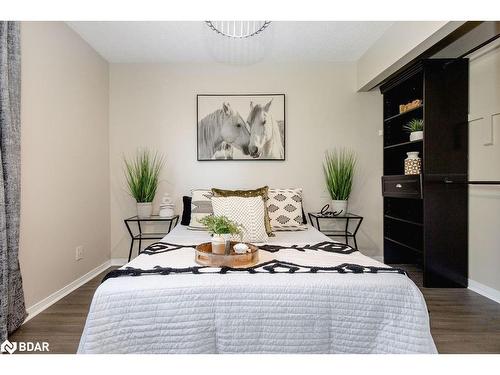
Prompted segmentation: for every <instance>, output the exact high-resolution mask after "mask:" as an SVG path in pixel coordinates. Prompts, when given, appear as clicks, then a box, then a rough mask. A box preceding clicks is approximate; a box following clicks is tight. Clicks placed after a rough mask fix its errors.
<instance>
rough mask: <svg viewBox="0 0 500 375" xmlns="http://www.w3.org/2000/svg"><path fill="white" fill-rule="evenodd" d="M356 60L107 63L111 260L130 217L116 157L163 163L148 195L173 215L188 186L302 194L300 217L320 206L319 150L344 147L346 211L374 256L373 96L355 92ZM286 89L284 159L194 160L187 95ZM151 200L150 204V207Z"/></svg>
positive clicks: (377, 217) (377, 172)
mask: <svg viewBox="0 0 500 375" xmlns="http://www.w3.org/2000/svg"><path fill="white" fill-rule="evenodd" d="M356 82H357V81H356V66H355V64H326V63H325V64H284V65H279V64H273V65H272V66H271V65H265V64H260V65H253V66H244V67H241V66H228V65H220V64H200V65H197V64H158V65H153V64H111V65H110V108H109V110H110V124H109V126H110V169H111V249H112V258H121V257H125V256H126V255H127V254H128V247H129V243H130V242H129V241H130V239H129V237H128V234H127V233H126V231H125V228H124V224H123V219H124V218H125V217H127V216H131V215H133V214H134V212H135V205H134V201H133V200H132V199H131V198H130V197H129V196H128V195H127V193H126V191H125V185H124V178H123V169H122V168H123V163H122V160H123V159H122V157H123V155H124V154H125V155H128V156H130V155H133V153H134V152H135V150H136V149H137V148H138V147H141V146H146V147H149V148H151V149H153V150H158V151H161V152H163V153H164V154H165V156H166V158H167V163H166V167H165V171H164V174H163V179H164V181H163V182H162V184H161V186H160V189H159V191H158V194H157V198H159V197H161V195H162V194H163V192H165V191H168V192H169V193H170V194H172V196H173V197H174V199H175V203H176V209H177V211H180V210H181V197H182V195H186V194H189V191H190V189H191V188H202V187H205V188H210V187H213V186H218V187H225V188H251V187H258V186H262V185H265V184H268V185H269V186H271V187H295V186H300V187H303V188H304V199H305V208H306V211H316V210H319V209H320V208H321V206H322V205H323V204H324V203H326V202H327V201H328V198H327V193H326V189H325V188H324V183H323V175H322V167H321V165H322V164H321V163H322V159H323V155H324V151H325V150H326V149H328V148H333V147H336V146H347V147H351V148H353V149H354V150H356V152H357V153H358V155H359V170H358V174H357V178H356V181H355V188H354V192H353V194H352V199H351V210H352V211H353V212H358V213H359V214H361V215H364V216H365V221H364V222H363V225H362V227H361V233H360V235H359V240H360V247H361V249H362V250H363V251H364V252H365V253H367V254H370V255H379V256H380V255H381V254H382V198H381V192H380V176H381V174H382V139H381V137H379V136H378V134H377V129H378V128H379V127H380V126H381V125H380V123H381V118H382V98H381V95H380V94H378V93H376V92H372V93H361V94H360V93H356V89H357V86H356ZM198 93H285V94H286V161H285V162H278V161H276V162H265V161H261V162H258V161H251V162H249V161H245V162H198V161H196V94H198ZM157 206H158V202H156V209H157Z"/></svg>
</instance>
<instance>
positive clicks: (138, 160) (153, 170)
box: [124, 150, 164, 218]
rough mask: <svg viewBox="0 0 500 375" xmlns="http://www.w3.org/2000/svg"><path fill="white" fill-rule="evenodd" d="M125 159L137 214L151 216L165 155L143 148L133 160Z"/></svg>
mask: <svg viewBox="0 0 500 375" xmlns="http://www.w3.org/2000/svg"><path fill="white" fill-rule="evenodd" d="M124 161H125V177H126V179H127V185H128V189H129V193H130V195H131V196H132V197H134V198H135V200H136V202H137V216H138V217H141V218H145V217H150V216H151V214H152V213H153V199H154V197H155V195H156V189H157V188H158V176H159V174H160V171H161V169H162V167H163V165H164V159H163V156H162V155H159V154H158V153H157V152H156V153H154V154H151V152H150V151H149V150H143V151H138V152H137V154H136V155H135V157H134V158H133V159H132V160H130V161H129V160H127V159H126V158H124Z"/></svg>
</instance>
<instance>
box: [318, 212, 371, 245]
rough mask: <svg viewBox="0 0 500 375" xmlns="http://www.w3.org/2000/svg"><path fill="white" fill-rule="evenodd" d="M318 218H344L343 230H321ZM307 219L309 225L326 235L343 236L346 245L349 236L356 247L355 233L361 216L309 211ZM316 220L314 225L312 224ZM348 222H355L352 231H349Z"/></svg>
mask: <svg viewBox="0 0 500 375" xmlns="http://www.w3.org/2000/svg"><path fill="white" fill-rule="evenodd" d="M313 219H314V220H313ZM320 220H345V229H344V230H321V227H320ZM309 221H310V222H311V225H313V226H314V227H316V229H317V230H319V231H320V232H321V233H323V234H324V235H326V236H328V237H344V238H345V243H346V245H349V238H352V239H353V240H354V248H355V249H357V248H358V243H357V242H356V233H358V229H359V227H360V226H361V222H362V221H363V216H359V215H355V214H351V213H348V214H345V215H344V216H328V215H323V214H321V213H313V212H309ZM314 222H316V225H314ZM349 222H351V223H352V222H355V225H356V227H355V228H354V230H353V231H352V232H350V231H349Z"/></svg>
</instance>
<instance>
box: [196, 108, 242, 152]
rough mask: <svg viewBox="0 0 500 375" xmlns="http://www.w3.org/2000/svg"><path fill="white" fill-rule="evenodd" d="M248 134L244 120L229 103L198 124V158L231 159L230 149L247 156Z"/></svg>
mask: <svg viewBox="0 0 500 375" xmlns="http://www.w3.org/2000/svg"><path fill="white" fill-rule="evenodd" d="M249 142H250V132H249V130H248V128H247V126H246V123H245V120H243V118H242V117H241V116H240V114H239V113H238V112H236V111H233V109H232V108H231V106H230V105H229V103H223V104H222V108H221V109H218V110H216V111H214V112H212V113H211V114H209V115H207V116H205V117H204V118H203V119H201V120H200V122H199V123H198V158H199V159H200V160H209V159H214V158H217V159H219V158H224V159H231V158H232V147H235V148H237V149H238V150H240V151H241V152H243V154H245V155H248V154H249V153H248V143H249Z"/></svg>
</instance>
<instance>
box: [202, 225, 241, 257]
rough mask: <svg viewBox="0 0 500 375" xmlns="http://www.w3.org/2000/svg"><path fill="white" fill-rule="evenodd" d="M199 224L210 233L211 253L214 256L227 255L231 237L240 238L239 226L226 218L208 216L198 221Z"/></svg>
mask: <svg viewBox="0 0 500 375" xmlns="http://www.w3.org/2000/svg"><path fill="white" fill-rule="evenodd" d="M199 222H200V223H201V224H203V225H205V226H206V227H207V229H208V231H209V232H210V233H212V253H214V254H225V253H226V252H227V253H228V252H229V250H230V249H229V243H230V240H231V237H232V236H234V235H239V236H241V226H240V225H238V224H237V223H235V222H234V221H231V220H229V219H228V218H227V217H226V216H214V215H209V216H205V217H204V218H202V219H200V220H199Z"/></svg>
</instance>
